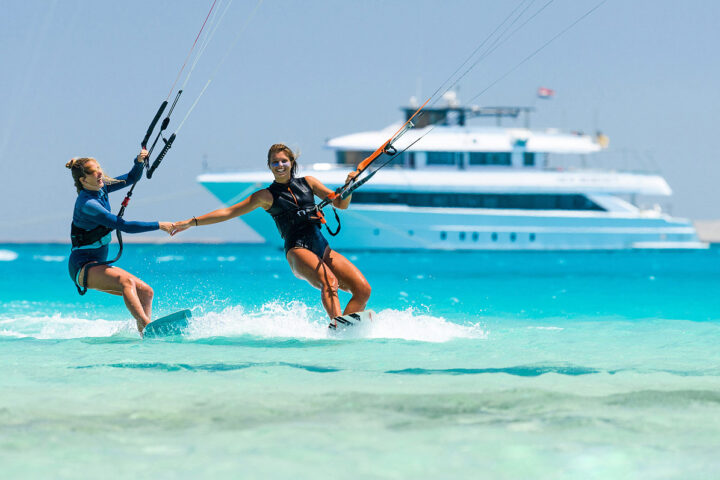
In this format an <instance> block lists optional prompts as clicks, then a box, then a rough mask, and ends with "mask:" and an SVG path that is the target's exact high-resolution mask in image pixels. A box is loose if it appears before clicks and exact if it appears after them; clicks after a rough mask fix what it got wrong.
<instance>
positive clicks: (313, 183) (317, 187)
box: [305, 171, 357, 210]
mask: <svg viewBox="0 0 720 480" xmlns="http://www.w3.org/2000/svg"><path fill="white" fill-rule="evenodd" d="M356 175H357V172H356V171H353V172H350V173H348V176H347V178H346V179H345V182H346V183H347V182H349V181H350V180H352V179H353V178H355V176H356ZM305 180H307V182H308V185H310V188H312V190H313V193H314V194H315V195H317V196H318V197H319V198H322V199H323V200H325V199H326V198H327V197H328V195H330V194H332V193H333V191H332V190H330V189H329V188H328V187H326V186H325V185H323V184H322V182H321V181H320V180H318V179H317V178H315V177H310V176H307V177H305ZM351 198H352V195H350V196H348V197H347V198H345V200H340V198H336V199H335V200H333V202H332V203H333V206H335V207H336V208H339V209H342V210H345V209H346V208H348V206H349V205H350V199H351Z"/></svg>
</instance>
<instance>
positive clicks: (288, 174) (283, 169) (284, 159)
mask: <svg viewBox="0 0 720 480" xmlns="http://www.w3.org/2000/svg"><path fill="white" fill-rule="evenodd" d="M268 166H269V167H270V171H271V172H272V174H273V175H274V176H275V181H276V182H278V183H287V182H289V181H290V179H291V178H292V168H293V160H291V159H290V157H289V156H288V154H287V153H285V152H283V151H280V152H275V153H273V154H271V155H270V160H269V161H268Z"/></svg>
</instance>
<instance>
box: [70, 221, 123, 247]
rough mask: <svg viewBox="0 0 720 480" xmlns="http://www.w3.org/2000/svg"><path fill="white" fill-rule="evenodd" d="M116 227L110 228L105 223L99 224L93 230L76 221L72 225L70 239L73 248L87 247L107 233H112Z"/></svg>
mask: <svg viewBox="0 0 720 480" xmlns="http://www.w3.org/2000/svg"><path fill="white" fill-rule="evenodd" d="M113 230H115V229H114V228H108V227H106V226H104V225H98V226H97V227H95V228H93V229H92V230H85V229H84V228H80V227H78V226H77V225H75V224H74V223H73V224H71V226H70V241H71V242H72V246H73V248H78V247H86V246H88V245H92V244H93V243H95V242H99V241H100V240H101V239H102V238H103V237H104V236H105V235H107V234H108V233H111V232H112V231H113Z"/></svg>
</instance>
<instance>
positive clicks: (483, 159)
mask: <svg viewBox="0 0 720 480" xmlns="http://www.w3.org/2000/svg"><path fill="white" fill-rule="evenodd" d="M468 162H469V163H470V165H510V153H509V152H470V158H469V159H468Z"/></svg>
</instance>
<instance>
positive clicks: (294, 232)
mask: <svg viewBox="0 0 720 480" xmlns="http://www.w3.org/2000/svg"><path fill="white" fill-rule="evenodd" d="M267 189H268V190H270V193H272V196H273V203H272V206H271V207H270V209H269V210H267V212H268V213H269V214H270V215H272V217H273V220H275V225H277V228H278V231H279V232H280V236H282V238H284V239H285V240H287V239H288V238H291V237H296V236H298V235H301V234H302V233H304V232H305V231H307V230H308V229H309V228H318V227H319V218H318V217H317V210H316V209H315V195H314V194H313V191H312V188H310V185H309V184H308V182H307V180H305V177H300V178H295V177H294V178H292V179H290V181H289V182H288V183H277V182H273V183H272V184H271V185H270V186H269V187H267Z"/></svg>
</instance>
